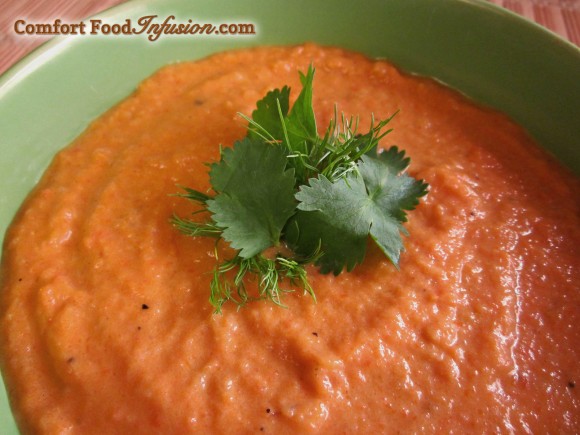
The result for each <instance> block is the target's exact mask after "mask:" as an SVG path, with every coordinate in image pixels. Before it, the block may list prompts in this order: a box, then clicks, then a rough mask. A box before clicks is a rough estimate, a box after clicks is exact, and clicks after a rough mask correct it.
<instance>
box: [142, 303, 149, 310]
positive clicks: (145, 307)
mask: <svg viewBox="0 0 580 435" xmlns="http://www.w3.org/2000/svg"><path fill="white" fill-rule="evenodd" d="M141 309H143V310H148V309H149V305H147V304H143V305H141Z"/></svg>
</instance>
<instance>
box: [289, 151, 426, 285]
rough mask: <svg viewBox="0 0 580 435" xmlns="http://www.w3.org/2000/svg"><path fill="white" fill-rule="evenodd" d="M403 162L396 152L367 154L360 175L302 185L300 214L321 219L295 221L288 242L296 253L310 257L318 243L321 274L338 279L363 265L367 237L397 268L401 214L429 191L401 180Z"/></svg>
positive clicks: (300, 217) (419, 183) (420, 184)
mask: <svg viewBox="0 0 580 435" xmlns="http://www.w3.org/2000/svg"><path fill="white" fill-rule="evenodd" d="M403 161H404V154H403V153H399V152H398V151H397V150H389V151H387V152H386V153H382V154H381V155H378V156H377V157H370V156H368V155H365V156H363V157H362V158H361V160H360V162H359V163H358V165H357V167H358V171H359V174H358V175H357V174H356V173H349V174H347V175H346V176H345V177H343V178H341V179H339V180H336V181H335V182H330V181H329V180H328V179H327V178H325V177H324V176H320V177H319V178H318V179H310V180H309V184H308V185H304V186H301V188H300V191H299V192H298V193H296V199H297V200H298V201H299V204H298V209H299V210H302V211H304V212H316V213H318V214H319V215H318V216H308V214H309V213H306V214H305V215H302V214H299V215H296V216H295V218H294V221H293V226H290V227H289V228H288V232H287V236H286V237H287V238H288V239H289V240H291V242H293V244H294V245H295V249H296V250H297V252H299V253H304V252H308V250H311V249H312V247H313V246H315V245H317V244H318V243H320V245H321V251H322V252H323V255H322V256H321V257H320V259H319V260H318V264H319V265H320V266H321V271H322V272H328V271H332V272H333V273H334V274H336V275H338V274H339V273H340V272H341V271H342V269H343V268H344V267H346V268H347V270H351V269H352V268H353V267H354V265H355V264H356V263H360V262H362V260H363V259H364V248H365V240H366V238H367V236H368V235H369V234H370V236H371V237H372V238H373V240H374V241H375V242H376V243H377V245H378V246H379V247H380V248H381V250H382V251H383V252H384V253H385V255H386V256H387V257H388V258H389V259H390V260H391V261H392V262H393V264H395V265H396V266H397V265H398V262H399V257H400V253H401V251H402V250H403V242H402V240H401V235H400V234H401V233H404V234H406V230H405V229H404V227H403V226H402V222H405V221H406V214H405V210H412V209H413V208H415V206H416V205H417V204H418V198H419V197H421V196H423V195H424V194H425V193H426V187H427V186H426V184H425V183H423V182H422V181H420V180H419V181H418V180H415V179H414V178H411V177H409V176H408V175H406V174H400V175H399V172H400V171H399V170H400V168H402V167H403V163H402V162H403ZM405 167H406V165H405ZM314 228H315V229H316V230H314ZM341 241H344V244H341Z"/></svg>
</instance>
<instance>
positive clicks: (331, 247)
mask: <svg viewBox="0 0 580 435" xmlns="http://www.w3.org/2000/svg"><path fill="white" fill-rule="evenodd" d="M367 237H368V231H367V232H365V233H364V234H362V233H361V234H356V233H351V232H349V231H344V229H343V228H341V225H340V222H335V221H332V220H331V219H330V218H329V216H328V215H326V214H324V213H322V212H320V211H302V210H298V211H297V212H296V214H295V215H294V216H292V217H291V218H290V220H289V221H288V225H287V226H286V228H285V229H284V238H285V240H286V242H287V243H288V246H289V247H290V248H291V249H292V250H293V251H294V252H295V253H296V254H297V255H298V256H299V257H300V258H305V257H308V256H311V255H312V254H313V253H314V252H316V251H317V250H320V255H319V256H318V259H317V260H316V262H315V263H316V264H317V265H318V266H319V267H320V272H322V273H330V272H333V273H334V274H335V275H338V274H339V273H340V272H341V271H342V269H343V268H344V267H346V269H347V270H348V271H351V270H352V269H353V268H354V267H355V266H356V265H357V264H360V263H362V262H363V260H364V257H365V251H366V244H367Z"/></svg>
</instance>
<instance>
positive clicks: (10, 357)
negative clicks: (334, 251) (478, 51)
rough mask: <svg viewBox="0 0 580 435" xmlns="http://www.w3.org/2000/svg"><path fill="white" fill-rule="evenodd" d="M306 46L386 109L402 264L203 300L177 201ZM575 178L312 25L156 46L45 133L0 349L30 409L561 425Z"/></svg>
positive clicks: (116, 423) (578, 308) (158, 418)
mask: <svg viewBox="0 0 580 435" xmlns="http://www.w3.org/2000/svg"><path fill="white" fill-rule="evenodd" d="M311 62H313V63H314V65H315V67H316V69H317V71H316V80H315V82H314V105H315V110H316V113H317V115H318V117H319V119H318V122H319V125H320V126H324V125H327V124H328V122H329V120H330V118H331V116H332V115H333V112H334V105H335V104H338V108H339V110H341V111H344V112H345V114H346V115H347V116H350V115H355V116H356V115H360V117H361V131H364V129H366V128H368V126H369V121H370V117H371V114H374V115H375V118H376V119H379V118H386V117H388V116H390V115H391V114H392V113H393V112H394V111H396V110H400V114H399V115H398V116H397V117H396V118H395V120H394V121H393V124H392V126H393V127H394V129H395V130H394V132H393V133H392V134H390V135H388V136H387V137H386V138H385V140H384V143H383V144H382V146H389V145H391V144H397V145H399V146H401V147H402V148H404V149H406V150H407V152H408V154H409V155H410V157H411V158H412V163H411V168H410V171H411V174H412V175H413V176H415V177H418V178H424V179H425V180H426V181H427V182H428V183H429V184H430V186H431V188H430V192H429V194H428V196H427V197H426V198H425V199H424V201H423V203H422V204H421V205H420V206H419V207H418V209H417V210H416V211H414V212H412V213H411V214H410V219H409V222H408V224H407V229H408V230H409V232H410V234H411V236H410V237H409V238H406V240H405V242H406V251H405V253H404V254H403V256H402V259H401V264H400V266H401V270H400V271H397V270H396V269H395V267H393V265H392V264H390V263H389V262H388V261H387V260H386V259H385V258H384V255H382V253H380V252H379V251H378V249H376V248H374V247H373V246H370V245H369V253H368V254H367V258H366V261H365V262H364V264H363V265H362V266H360V267H358V268H357V269H355V270H354V272H353V273H343V274H341V275H340V276H338V277H334V276H328V275H320V274H318V273H317V272H316V270H315V269H314V268H311V269H309V271H308V273H309V275H310V279H311V282H312V285H313V287H314V289H315V291H316V294H317V298H318V302H317V303H314V302H313V301H312V299H311V298H310V297H308V296H304V295H302V294H301V293H298V292H297V293H295V294H290V295H287V296H286V297H285V299H284V302H285V303H286V304H287V305H288V309H283V308H279V307H276V306H274V305H273V304H271V303H266V302H256V303H252V304H250V305H248V306H247V307H246V308H244V309H241V310H239V311H237V310H236V307H235V306H234V305H232V304H230V305H226V306H224V313H223V315H213V314H212V307H211V306H210V305H209V303H208V296H209V283H210V279H211V274H210V273H209V272H210V271H211V270H212V269H213V267H214V265H215V258H214V255H213V252H214V242H213V240H209V239H204V238H197V239H192V238H188V237H185V236H184V235H182V234H180V233H179V232H177V231H176V230H175V229H174V228H172V227H171V226H170V224H169V223H168V221H169V218H170V216H171V215H172V213H174V212H176V213H177V214H179V215H181V216H187V215H188V214H189V213H190V212H192V211H193V210H194V207H193V206H192V205H191V204H189V203H188V202H187V201H185V200H183V199H180V198H177V197H174V196H170V195H171V194H172V193H175V192H177V191H178V190H179V189H178V187H176V185H187V186H190V187H193V188H196V189H198V190H202V191H203V190H206V189H207V188H208V187H209V182H208V175H207V167H206V166H204V162H208V161H214V160H216V159H217V158H218V146H219V144H223V145H224V146H229V145H231V144H232V143H233V142H234V141H235V140H237V139H239V138H241V137H243V136H244V135H245V122H244V121H243V120H242V119H241V118H240V117H239V116H237V115H236V113H237V112H242V113H245V114H250V113H251V112H252V110H253V109H254V107H255V103H256V101H257V100H258V99H260V98H261V97H262V96H263V95H264V94H265V93H266V92H267V91H268V90H270V89H273V88H275V87H281V86H283V85H285V84H290V85H291V86H292V88H293V90H294V91H293V97H294V98H295V97H296V95H297V93H298V90H299V89H300V85H299V81H298V73H297V71H298V70H301V71H305V70H306V69H307V67H308V65H309V64H310V63H311ZM579 192H580V188H579V182H578V180H577V179H575V178H574V177H573V176H571V175H569V174H568V173H567V171H566V170H564V169H563V168H561V167H559V166H558V165H557V164H555V163H554V162H553V161H552V159H551V158H549V157H548V156H547V155H546V154H545V153H544V152H543V151H540V150H539V149H538V148H537V147H536V146H535V145H534V143H532V141H531V140H530V139H529V137H528V136H527V135H526V133H525V132H524V131H523V130H522V129H521V128H520V127H518V126H516V125H514V123H512V122H511V121H509V120H508V119H507V118H506V117H505V116H503V115H501V114H498V113H496V112H493V111H490V110H486V109H483V108H480V107H478V106H476V105H474V104H472V103H471V102H469V101H467V100H466V99H465V98H463V97H462V96H460V95H458V94H457V93H455V92H453V91H451V90H449V89H446V88H445V87H443V86H441V85H439V84H437V83H435V82H433V81H431V80H427V79H422V78H417V77H412V76H409V75H406V74H403V73H401V72H400V71H399V70H397V69H396V68H394V67H393V66H391V65H390V64H388V63H386V62H383V61H371V60H368V59H367V58H365V57H363V56H361V55H358V54H354V53H350V52H346V51H343V50H340V49H334V48H321V47H318V46H315V45H305V46H300V47H291V48H288V47H284V48H260V49H253V50H247V51H237V52H229V53H224V54H219V55H216V56H213V57H211V58H208V59H205V60H201V61H198V62H194V63H183V64H178V65H172V66H168V67H166V68H164V69H162V70H161V71H159V72H158V73H157V74H155V75H154V76H153V77H151V78H150V79H148V80H146V81H145V82H144V83H142V84H141V85H140V86H139V88H138V90H137V91H136V92H135V94H134V95H132V96H131V97H130V98H128V99H127V100H126V101H124V102H122V103H121V104H119V105H118V106H117V107H115V108H113V109H112V110H110V111H109V112H108V113H106V114H105V115H104V116H103V117H101V118H100V119H99V120H98V121H96V122H94V123H93V124H92V125H91V126H90V127H89V128H88V129H87V131H86V132H85V133H84V134H83V135H82V136H81V137H80V138H79V139H78V140H77V141H76V142H74V143H73V144H72V145H71V146H69V147H68V148H66V149H65V150H64V151H62V152H60V153H59V154H58V155H57V156H56V157H55V159H54V161H53V163H52V165H51V166H50V168H49V169H48V171H47V172H46V174H45V175H44V177H43V178H42V180H41V182H40V183H39V185H38V187H37V188H36V189H35V190H34V192H33V193H32V195H31V196H30V197H29V198H28V200H27V201H26V203H25V204H24V206H23V207H22V209H21V210H20V212H19V214H18V216H17V217H16V219H15V221H14V223H13V225H12V226H11V228H10V230H9V232H8V234H7V240H6V244H5V247H4V249H5V251H4V261H3V265H2V288H1V361H2V370H3V373H4V376H5V379H6V383H7V387H8V390H9V394H10V398H11V402H12V406H13V410H14V414H15V415H16V418H17V420H18V422H19V425H20V427H21V429H22V431H23V432H25V433H46V434H128V433H139V434H141V433H143V434H149V433H150V434H159V433H171V434H180V433H194V432H199V433H260V432H265V433H275V434H280V433H310V432H320V433H331V434H339V433H398V432H404V433H435V432H453V433H481V432H487V433H496V432H497V433H510V432H516V433H525V432H534V433H546V432H551V433H566V432H568V433H572V432H574V431H576V430H578V427H580V398H579V396H578V390H579V389H580V385H579V383H580V367H579V361H580V327H579V326H578V325H580V290H579V287H578V282H580V272H579V271H580V267H579V266H580V256H579V246H580V217H579V216H580V204H579V200H578V198H579V197H580V195H579Z"/></svg>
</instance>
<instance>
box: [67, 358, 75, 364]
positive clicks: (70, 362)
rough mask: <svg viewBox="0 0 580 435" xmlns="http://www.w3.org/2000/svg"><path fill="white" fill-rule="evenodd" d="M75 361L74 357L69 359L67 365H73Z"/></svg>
mask: <svg viewBox="0 0 580 435" xmlns="http://www.w3.org/2000/svg"><path fill="white" fill-rule="evenodd" d="M74 361H75V359H74V357H72V356H71V357H70V358H69V359H67V360H66V362H67V363H69V364H72V363H73V362H74Z"/></svg>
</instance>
